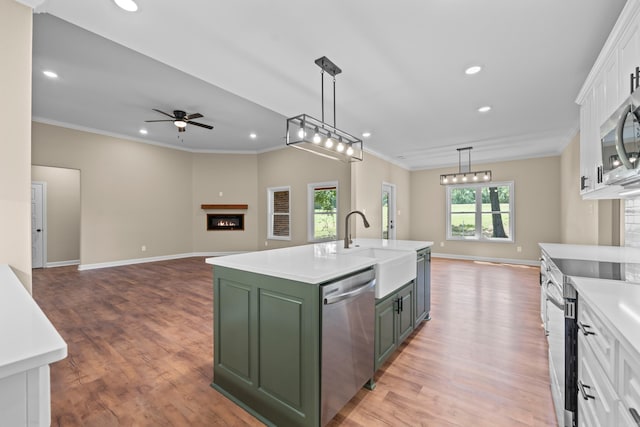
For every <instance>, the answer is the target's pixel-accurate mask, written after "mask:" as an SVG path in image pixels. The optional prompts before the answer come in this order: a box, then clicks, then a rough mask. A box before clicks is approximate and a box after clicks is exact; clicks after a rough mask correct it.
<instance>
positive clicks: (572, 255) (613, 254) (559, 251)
mask: <svg viewBox="0 0 640 427" xmlns="http://www.w3.org/2000/svg"><path fill="white" fill-rule="evenodd" d="M539 245H540V248H542V250H544V251H545V252H546V253H547V254H548V255H549V256H550V257H551V258H562V259H583V260H589V261H610V262H633V263H640V249H638V248H630V247H626V246H599V245H567V244H562V243H539Z"/></svg>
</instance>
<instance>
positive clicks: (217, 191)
mask: <svg viewBox="0 0 640 427" xmlns="http://www.w3.org/2000/svg"><path fill="white" fill-rule="evenodd" d="M257 182H258V156H257V155H256V154H193V184H192V186H193V204H192V210H193V245H194V251H195V252H233V251H254V250H256V244H257V243H256V242H257V239H258V220H259V215H260V214H261V210H260V206H259V205H258V184H257ZM202 204H247V205H249V207H248V209H247V210H246V211H243V210H240V211H219V210H218V211H215V210H206V211H205V210H202V209H200V205H202ZM207 213H244V214H245V218H244V221H245V223H244V231H207V229H206V228H207V227H206V219H207ZM264 215H266V213H265V214H264ZM260 218H262V217H260Z"/></svg>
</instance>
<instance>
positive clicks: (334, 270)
mask: <svg viewBox="0 0 640 427" xmlns="http://www.w3.org/2000/svg"><path fill="white" fill-rule="evenodd" d="M343 244H344V243H343V241H342V240H340V241H335V242H326V243H316V244H310V245H303V246H293V247H289V248H281V249H272V250H266V251H257V252H249V253H244V254H237V255H227V256H222V257H214V258H207V260H206V262H207V263H208V264H211V265H214V266H216V265H218V266H221V267H228V268H234V269H237V270H243V271H249V272H252V273H258V274H266V275H268V276H274V277H281V278H283V279H290V280H295V281H298V282H303V283H310V284H320V283H323V282H326V281H328V280H331V279H334V278H336V277H340V276H343V275H345V274H349V273H351V272H354V271H357V270H360V269H363V268H367V267H369V266H372V265H374V264H375V263H376V260H375V259H373V258H368V257H360V256H348V257H342V256H339V254H340V253H343V252H345V251H349V250H351V249H344V248H343ZM432 245H433V242H426V241H417V240H383V239H355V240H354V242H353V244H352V245H351V246H352V248H353V249H354V251H355V250H357V249H358V248H381V249H393V250H399V251H416V250H418V249H422V248H427V247H429V246H432Z"/></svg>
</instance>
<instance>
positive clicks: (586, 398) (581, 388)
mask: <svg viewBox="0 0 640 427" xmlns="http://www.w3.org/2000/svg"><path fill="white" fill-rule="evenodd" d="M578 388H579V389H580V394H582V398H583V399H584V400H589V399H594V400H595V398H596V397H595V396H593V395H591V394H587V392H586V391H585V389H587V390H591V386H588V385H586V384H582V381H578Z"/></svg>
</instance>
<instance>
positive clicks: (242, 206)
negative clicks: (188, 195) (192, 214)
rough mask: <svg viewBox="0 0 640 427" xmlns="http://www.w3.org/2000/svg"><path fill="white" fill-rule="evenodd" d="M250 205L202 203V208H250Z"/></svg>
mask: <svg viewBox="0 0 640 427" xmlns="http://www.w3.org/2000/svg"><path fill="white" fill-rule="evenodd" d="M248 208H249V205H211V204H209V205H207V204H203V205H200V209H205V210H206V209H230V210H233V209H236V210H237V209H248Z"/></svg>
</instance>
